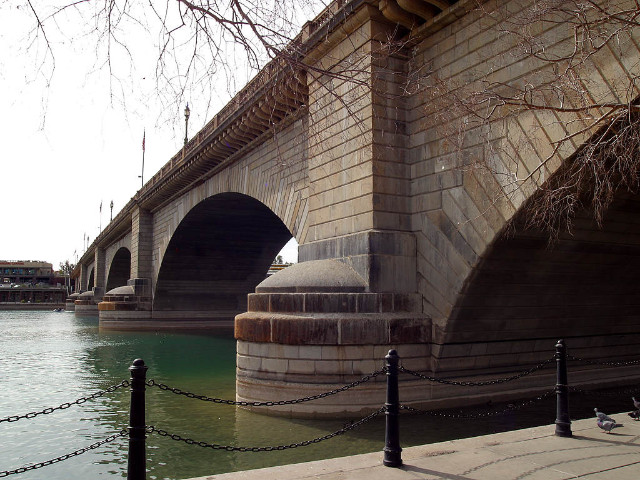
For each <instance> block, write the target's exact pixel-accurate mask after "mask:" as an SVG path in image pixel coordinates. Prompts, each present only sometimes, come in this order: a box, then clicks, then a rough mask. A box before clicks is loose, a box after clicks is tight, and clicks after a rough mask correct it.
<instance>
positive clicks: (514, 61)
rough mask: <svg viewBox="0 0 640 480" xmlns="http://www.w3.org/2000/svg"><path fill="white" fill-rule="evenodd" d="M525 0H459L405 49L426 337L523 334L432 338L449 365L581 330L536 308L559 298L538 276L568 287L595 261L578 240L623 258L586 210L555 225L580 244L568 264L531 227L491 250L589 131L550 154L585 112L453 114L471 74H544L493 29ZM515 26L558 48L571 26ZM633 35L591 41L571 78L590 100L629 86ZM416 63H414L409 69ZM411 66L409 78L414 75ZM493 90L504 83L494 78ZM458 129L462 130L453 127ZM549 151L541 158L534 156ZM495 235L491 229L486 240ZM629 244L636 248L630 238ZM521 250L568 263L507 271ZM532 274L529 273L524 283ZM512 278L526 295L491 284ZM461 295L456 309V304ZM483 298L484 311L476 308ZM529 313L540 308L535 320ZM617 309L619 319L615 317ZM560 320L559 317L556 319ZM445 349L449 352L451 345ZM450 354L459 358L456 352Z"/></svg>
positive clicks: (631, 225)
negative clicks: (441, 22) (461, 7)
mask: <svg viewBox="0 0 640 480" xmlns="http://www.w3.org/2000/svg"><path fill="white" fill-rule="evenodd" d="M528 5H530V2H519V1H499V2H496V1H490V2H486V3H483V4H482V7H481V8H473V9H471V11H470V12H469V13H468V14H467V15H465V16H464V17H462V18H460V19H458V20H456V21H454V22H453V23H450V24H448V25H446V26H444V27H443V28H441V29H439V30H437V31H435V33H433V34H431V35H429V36H427V37H426V38H425V39H424V40H423V41H422V42H420V43H419V44H418V45H417V46H416V47H415V50H414V52H413V53H414V57H413V58H412V65H411V68H412V72H414V77H413V79H414V81H419V82H420V83H421V88H420V89H419V93H416V94H414V95H413V96H412V97H411V98H410V105H411V108H410V109H409V111H408V118H407V130H408V133H409V134H410V140H409V151H408V157H407V158H408V161H409V163H410V164H411V210H412V230H413V231H414V232H415V234H416V242H417V256H418V258H417V269H418V290H419V292H420V293H421V294H422V297H423V300H424V301H423V308H424V311H425V313H427V314H429V315H430V316H431V317H432V318H433V324H434V343H436V344H438V345H443V344H445V343H447V342H473V341H478V340H480V339H482V338H485V339H486V341H488V342H492V341H496V342H501V341H505V340H509V339H517V338H528V339H532V340H531V341H530V342H529V343H528V344H525V343H521V344H518V345H517V346H513V345H505V344H492V345H493V346H491V345H489V346H487V345H484V346H480V345H478V346H477V347H476V348H475V350H473V352H471V350H470V348H471V346H470V345H465V346H460V347H459V349H458V350H459V351H458V352H457V353H451V354H447V353H446V352H445V351H444V350H443V351H440V350H439V348H440V347H439V346H434V355H436V356H445V357H447V356H449V357H452V358H453V361H451V362H450V365H451V366H452V367H451V368H452V369H453V368H461V369H465V368H470V367H473V366H474V365H475V366H476V367H482V366H488V363H487V364H486V365H481V364H479V363H478V362H488V357H485V358H483V359H481V360H476V358H478V356H480V357H481V356H483V355H488V354H492V353H496V351H497V350H499V351H500V352H501V353H503V354H504V355H505V359H504V360H498V361H496V360H493V362H495V364H496V365H500V364H502V363H504V364H507V363H508V362H510V361H512V359H513V355H514V354H516V355H521V356H523V355H529V358H528V360H527V359H525V357H524V356H523V361H535V360H536V359H537V358H538V357H537V354H534V353H531V352H535V351H536V348H539V347H536V346H535V345H534V343H535V339H536V338H543V337H550V336H553V335H556V334H559V333H566V334H572V333H573V334H575V335H582V334H586V333H585V331H584V329H580V328H576V325H577V324H579V323H580V322H581V320H578V319H577V318H575V319H574V320H573V321H572V322H573V323H572V322H560V323H559V321H561V320H562V318H561V317H562V316H563V315H564V314H562V313H559V312H562V311H564V309H563V308H559V309H556V314H555V315H549V314H548V312H547V314H544V312H543V311H541V310H540V307H541V306H543V305H544V306H545V307H548V308H549V309H550V310H551V309H553V308H554V306H556V307H562V306H564V305H563V302H566V301H567V299H566V297H565V298H564V299H563V298H562V296H561V295H560V296H559V297H558V298H556V300H555V303H553V302H552V301H551V300H549V303H544V302H546V300H541V298H547V297H546V296H544V295H542V296H541V294H540V288H539V284H540V282H542V284H545V282H546V283H547V284H550V285H555V286H556V287H557V288H556V292H563V291H569V290H568V289H569V287H570V284H571V282H576V281H579V280H580V278H581V273H580V272H582V274H584V273H585V272H587V271H589V272H591V271H592V269H593V268H595V267H594V264H597V263H598V261H596V260H594V255H602V253H603V252H602V251H600V252H599V253H596V252H595V251H594V250H590V249H589V248H590V247H588V245H593V244H594V242H595V243H597V244H599V245H600V246H601V250H602V249H605V250H606V249H609V250H608V251H607V252H605V254H606V255H608V260H607V261H605V262H604V263H605V264H607V265H608V267H607V268H609V269H614V270H615V269H620V268H624V267H621V265H624V264H625V260H623V258H625V257H624V256H620V255H618V254H617V253H615V254H614V252H612V249H615V248H617V247H611V248H610V247H604V245H606V244H607V242H608V241H607V240H605V239H604V238H603V237H604V236H603V235H601V234H598V233H597V230H598V227H597V226H596V225H594V223H593V222H590V221H589V220H588V219H585V220H584V221H583V220H580V222H579V227H578V228H579V230H582V232H583V235H580V238H570V236H566V237H565V238H564V239H562V241H563V242H565V246H564V247H560V248H565V249H569V250H571V251H573V252H576V251H580V250H581V251H582V254H581V255H576V256H574V257H573V261H572V262H570V263H569V264H567V261H566V259H567V257H566V255H565V256H564V257H563V255H556V254H549V255H545V253H544V250H545V249H546V248H547V245H546V243H545V242H544V241H540V238H539V237H538V236H537V234H536V233H535V232H534V237H536V238H535V240H534V241H533V242H530V243H529V244H530V245H531V244H532V243H533V244H536V246H535V247H531V249H527V248H524V249H523V248H522V245H523V242H525V239H524V238H523V239H521V240H520V244H519V245H520V246H516V250H517V251H519V252H520V253H519V254H512V255H511V256H505V255H503V254H502V253H501V252H507V251H509V250H510V249H512V248H513V246H514V245H513V243H510V242H508V241H502V239H503V238H504V235H503V230H504V228H505V225H506V223H507V222H508V221H509V220H510V219H511V218H512V217H513V215H514V214H515V212H516V211H517V210H518V209H519V208H520V207H521V206H522V205H523V202H524V201H525V200H526V199H527V198H529V197H530V196H531V194H532V192H533V191H535V190H536V189H537V188H538V187H539V185H541V184H542V183H543V182H544V181H545V180H547V179H548V178H549V176H550V175H551V174H553V172H554V171H555V170H556V169H557V167H558V166H559V165H560V163H561V161H562V160H563V159H566V158H567V157H569V156H570V155H571V154H573V153H574V152H575V150H576V148H577V147H578V146H579V145H581V144H582V143H583V142H584V141H586V140H587V139H588V137H589V136H590V135H591V134H593V133H594V131H593V130H592V129H587V130H586V131H585V132H584V133H581V134H579V135H576V136H575V137H574V138H573V140H572V141H571V142H569V144H568V145H567V146H565V147H564V148H562V149H560V150H559V151H558V152H555V153H556V154H555V155H552V154H554V152H553V143H552V142H554V141H557V140H558V139H559V138H561V137H562V136H564V135H566V134H572V133H575V132H577V131H578V130H579V129H581V128H585V126H586V125H587V123H586V120H584V119H581V117H580V115H582V114H577V113H571V114H559V113H551V112H542V111H536V112H532V111H516V110H514V109H508V108H503V109H498V111H497V114H496V116H495V119H494V120H493V121H492V122H489V123H486V124H482V125H481V124H480V123H478V122H476V123H474V118H473V116H470V115H466V116H465V115H464V113H463V112H462V110H461V108H458V107H460V106H461V105H462V103H463V102H465V101H466V102H472V101H473V98H472V95H473V94H474V93H476V94H478V93H481V92H482V82H488V83H491V84H493V85H494V86H495V85H496V84H497V83H498V82H502V83H503V84H504V85H507V86H509V85H512V86H516V87H524V85H525V84H526V83H531V84H534V85H536V84H539V83H541V82H542V81H543V80H544V79H545V78H546V79H549V78H552V73H551V68H552V66H550V65H548V64H547V65H545V64H544V63H542V62H541V61H539V60H536V59H534V58H533V57H532V56H531V55H530V54H528V53H527V52H526V51H525V50H523V49H522V48H520V47H518V45H517V44H516V42H515V40H514V36H513V35H509V34H507V33H505V32H504V31H505V29H507V28H514V24H513V23H511V24H509V23H508V22H506V21H505V19H508V18H513V17H512V16H513V15H519V14H520V12H521V11H522V9H523V8H525V7H526V6H528ZM522 28H523V29H525V28H529V29H530V32H531V33H532V34H533V35H534V36H536V38H537V39H538V40H540V41H543V42H544V43H545V44H546V45H547V46H548V47H547V49H548V53H550V54H551V53H552V54H554V55H555V54H558V55H560V54H564V53H567V52H568V51H569V50H570V49H571V48H572V47H571V42H570V40H571V37H570V35H571V34H572V31H571V28H570V26H569V25H567V24H565V23H562V22H557V23H552V22H547V23H545V24H531V25H525V26H524V27H522ZM637 40H638V39H637V38H635V37H634V38H633V39H631V38H629V37H628V36H626V35H621V36H620V38H619V41H620V43H619V44H618V46H617V48H615V49H609V48H608V49H606V50H604V51H602V52H600V53H599V54H598V55H596V56H594V57H593V58H592V60H593V63H592V64H591V63H590V64H588V65H587V67H585V69H584V71H583V74H584V77H585V79H587V80H584V81H583V82H581V84H580V87H581V88H584V89H585V91H586V92H588V94H589V96H590V98H592V99H593V101H608V100H618V99H622V100H623V101H624V99H625V98H628V99H631V98H634V97H635V96H636V95H637V89H635V88H634V89H631V90H628V87H629V78H630V76H631V75H632V74H637V73H638V64H637V58H638V57H639V54H640V51H639V49H638V41H637ZM559 67H561V65H560V66H559ZM421 71H422V72H423V74H422V75H420V73H419V72H421ZM418 77H420V79H419V80H416V78H418ZM505 88H506V87H505ZM503 92H506V90H504V89H503ZM547 101H548V102H550V103H551V104H554V103H553V102H554V99H553V97H549V98H547ZM565 101H566V105H569V106H578V104H577V101H576V99H575V98H571V97H570V96H568V97H567V98H566V99H565ZM572 102H574V103H572ZM463 124H464V128H463V130H461V129H460V126H461V125H463ZM461 132H463V133H464V135H460V133H461ZM550 155H552V159H551V160H550V161H547V162H546V163H545V162H544V161H545V159H547V158H548V157H549V156H550ZM525 179H528V180H525ZM628 205H629V204H627V208H628ZM616 217H617V219H616V220H615V221H614V222H613V223H612V224H611V225H612V227H611V228H612V229H613V230H617V231H618V232H620V231H621V229H627V230H628V231H633V232H635V229H636V227H635V220H633V219H632V218H633V217H632V216H627V217H626V218H624V216H623V215H622V214H621V213H617V214H616ZM614 235H615V234H614ZM610 238H613V237H610ZM498 239H501V241H499V242H498V241H497V240H498ZM632 243H635V241H633V242H632ZM500 249H502V250H500ZM633 251H634V252H636V253H637V251H636V249H635V247H634V249H633ZM627 254H628V255H629V256H628V257H627V259H630V258H633V255H635V253H634V254H632V253H630V252H628V253H627ZM533 256H536V258H538V260H539V261H540V263H539V264H538V267H535V266H534V265H531V266H528V267H526V268H532V269H533V270H532V271H535V269H536V268H537V269H539V270H540V271H543V272H547V273H549V274H550V272H553V271H554V269H557V270H559V269H562V270H563V271H567V269H573V270H572V271H573V272H574V274H573V275H571V276H566V277H564V278H563V279H562V280H558V279H557V278H555V279H553V278H552V277H549V276H548V275H547V276H545V275H541V276H538V278H537V279H535V280H534V279H532V278H531V277H529V279H528V280H525V279H524V277H525V275H524V274H523V275H522V276H519V275H518V271H519V270H520V271H522V265H523V264H524V263H526V264H527V265H528V264H529V262H530V261H531V259H532V257H533ZM489 258H491V265H492V268H493V270H492V275H491V276H490V275H489V274H488V273H487V274H485V275H482V276H481V277H482V281H483V282H484V283H483V287H482V290H481V291H482V293H480V290H476V293H475V294H474V295H473V296H471V297H469V296H468V295H467V294H468V293H469V289H470V288H473V285H474V282H477V281H478V279H479V276H480V275H479V273H478V272H479V270H480V267H481V266H483V265H489V263H487V262H488V259H489ZM543 259H544V260H543ZM627 261H628V260H627ZM496 265H498V266H499V267H496ZM580 265H582V266H580ZM585 265H589V266H585ZM601 265H602V263H601ZM615 265H618V266H617V267H616V266H615ZM627 265H629V263H627ZM602 268H604V267H602ZM616 271H618V270H616ZM590 275H591V273H590ZM590 278H593V277H591V276H590ZM489 279H491V280H489ZM533 282H538V284H536V285H534V284H533ZM514 283H518V284H519V285H518V289H519V292H520V293H524V292H527V290H529V291H531V293H533V294H532V295H530V296H529V297H528V298H523V296H521V295H519V294H518V293H517V292H513V293H512V294H510V295H509V294H506V295H503V292H504V290H501V289H504V288H507V289H508V288H509V287H510V286H511V285H513V284H514ZM514 288H516V286H515V285H514ZM535 292H538V293H539V294H538V295H536V294H535ZM496 296H501V297H502V298H504V300H503V301H501V302H497V303H496V302H495V301H494V302H493V304H492V305H491V306H490V307H491V308H490V309H488V308H487V301H488V299H489V298H495V297H496ZM507 297H508V298H507ZM581 297H582V300H581ZM571 298H572V300H571V301H572V302H580V301H584V300H587V301H588V300H589V299H588V298H586V297H585V295H584V293H582V294H578V293H575V292H574V293H573V296H572V297H571ZM618 300H619V299H618ZM462 302H464V311H462V310H461V307H462ZM541 302H542V303H541ZM602 302H603V307H604V308H606V306H607V305H608V307H609V311H610V312H611V311H613V309H614V308H615V307H616V305H617V303H616V302H617V301H616V300H613V299H611V298H609V299H602ZM523 308H528V309H529V314H528V316H525V317H523V316H522V309H523ZM518 309H519V310H518ZM489 310H491V311H492V313H490V314H488V312H489ZM496 312H501V313H496ZM541 315H543V316H544V318H545V319H544V320H540V317H541ZM583 315H585V317H586V318H589V317H593V318H591V319H589V320H584V319H585V317H583V320H582V321H589V322H594V323H595V322H596V321H597V320H596V315H597V314H596V313H594V311H593V310H591V312H589V311H584V312H583ZM600 315H601V314H600ZM510 318H511V319H515V318H518V319H519V324H518V325H516V323H513V322H511V323H510ZM619 318H624V316H622V317H619ZM619 321H624V320H616V322H619ZM560 324H562V325H563V326H564V327H563V328H557V327H558V325H560ZM487 332H493V334H495V335H493V334H492V335H489V334H488V333H487ZM496 332H498V333H496ZM500 332H502V335H501V334H500ZM505 332H509V333H508V334H507V333H505ZM518 332H520V333H518ZM511 343H512V344H513V342H511ZM514 345H515V344H514ZM467 346H468V347H469V348H467ZM540 348H541V347H540ZM549 348H550V347H549ZM496 349H497V350H496ZM514 349H515V350H514ZM449 351H450V352H452V347H450V348H449ZM470 353H471V354H470ZM509 356H510V358H508V359H507V358H506V357H509ZM456 358H458V359H460V360H461V361H460V362H456V361H455V359H456ZM463 359H464V361H462V360H463ZM450 360H451V358H450ZM469 362H471V363H469Z"/></svg>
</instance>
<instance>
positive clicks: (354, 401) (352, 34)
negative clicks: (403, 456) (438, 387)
mask: <svg viewBox="0 0 640 480" xmlns="http://www.w3.org/2000/svg"><path fill="white" fill-rule="evenodd" d="M395 28H396V26H395V25H393V24H390V23H389V22H388V21H387V20H386V19H385V18H384V17H383V16H382V15H381V13H380V11H379V10H378V9H377V8H375V7H373V6H371V5H365V6H363V7H362V8H361V9H360V10H359V11H358V13H357V14H356V15H354V17H353V18H352V19H351V20H350V21H349V22H348V23H346V24H345V25H344V29H342V30H341V31H340V32H341V33H337V34H336V35H332V36H330V37H329V38H328V40H327V41H326V42H324V43H323V44H322V46H321V47H319V50H318V51H317V52H313V53H311V54H310V55H309V56H308V58H307V61H308V62H310V63H315V66H316V67H317V69H318V70H319V71H322V70H323V69H327V68H329V69H332V68H335V69H336V72H341V68H346V66H347V65H352V64H353V63H354V62H356V63H357V64H358V65H359V67H358V73H356V74H354V75H356V76H357V78H354V79H353V81H351V80H345V79H342V80H338V78H340V76H341V75H336V78H334V79H330V76H329V75H327V76H323V77H319V76H318V77H317V76H315V75H314V74H313V73H310V74H309V76H308V79H307V84H308V86H309V118H310V122H313V124H314V125H316V126H322V127H321V128H314V129H313V131H310V133H309V137H310V138H309V147H308V155H309V161H308V178H309V203H308V204H309V213H308V219H307V223H308V233H307V234H306V236H305V238H303V241H302V242H301V245H300V247H299V260H300V262H301V263H299V264H298V265H294V266H293V267H288V268H287V269H285V270H283V271H282V272H279V273H277V274H275V275H273V276H272V277H271V278H269V279H267V280H265V281H264V282H262V283H261V284H260V285H258V287H257V288H256V293H255V294H252V295H249V305H248V312H247V313H245V314H242V315H238V316H237V317H236V328H235V334H236V338H237V339H238V357H237V358H238V360H237V362H238V376H237V388H236V391H237V396H238V398H239V399H242V400H279V399H286V398H295V397H302V396H307V395H313V394H315V393H321V392H322V391H323V390H331V389H332V388H336V386H338V385H341V384H344V383H348V382H351V381H354V380H356V379H357V377H360V376H362V375H364V374H368V373H371V372H372V371H373V370H377V369H378V368H381V367H382V365H383V362H384V357H385V355H386V354H387V352H388V351H389V349H390V348H396V349H397V350H398V352H399V354H400V356H401V357H402V358H403V364H404V365H413V366H414V367H415V368H416V369H417V370H428V369H429V368H430V365H429V362H430V359H431V354H430V344H429V342H430V339H431V321H430V319H429V318H428V317H427V316H426V315H424V314H423V313H422V297H421V296H420V295H419V294H418V293H417V291H418V289H417V280H416V279H417V274H416V272H417V257H416V239H415V236H414V234H413V233H412V231H411V230H412V229H411V163H410V157H409V154H408V150H409V149H408V145H409V140H408V135H407V131H406V130H407V128H406V125H405V121H406V119H405V117H406V116H407V114H406V110H407V106H406V104H405V102H406V99H405V98H404V97H403V95H402V93H401V88H402V84H403V76H404V75H405V72H406V71H407V68H406V57H401V56H399V55H396V54H395V53H394V54H390V53H389V52H390V50H389V49H386V47H385V44H386V42H387V41H388V39H389V38H392V37H393V31H394V29H395ZM341 62H344V64H343V65H341ZM311 71H312V70H311ZM374 84H375V88H372V85H374ZM390 98H392V101H390V100H389V99H390ZM381 380H384V379H381ZM356 392H357V393H356ZM356 392H354V393H344V394H341V395H340V396H341V397H342V398H335V397H334V398H332V399H323V400H322V401H321V402H310V403H304V404H298V405H294V406H283V407H282V408H281V413H283V414H287V415H325V414H326V415H335V414H341V413H342V414H353V413H357V412H361V411H366V410H372V409H375V408H377V406H378V405H381V404H383V403H384V399H385V395H384V393H385V392H384V381H382V382H376V381H374V382H370V384H368V385H366V386H364V388H362V387H361V388H358V389H357V390H356ZM343 395H344V396H346V397H347V398H345V397H344V396H343Z"/></svg>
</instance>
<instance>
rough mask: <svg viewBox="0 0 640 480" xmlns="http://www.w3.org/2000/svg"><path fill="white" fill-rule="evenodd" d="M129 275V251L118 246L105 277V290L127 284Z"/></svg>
mask: <svg viewBox="0 0 640 480" xmlns="http://www.w3.org/2000/svg"><path fill="white" fill-rule="evenodd" d="M130 277H131V252H130V251H129V249H128V248H126V247H120V248H119V249H118V251H117V252H116V254H115V255H114V256H113V260H111V265H110V267H109V274H108V277H107V287H106V289H105V291H106V292H108V291H110V290H113V289H114V288H116V287H122V286H123V285H126V284H127V281H128V280H129V278H130Z"/></svg>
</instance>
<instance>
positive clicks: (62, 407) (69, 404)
mask: <svg viewBox="0 0 640 480" xmlns="http://www.w3.org/2000/svg"><path fill="white" fill-rule="evenodd" d="M129 385H130V383H129V380H123V381H122V382H120V383H118V384H116V385H113V386H111V387H109V388H105V389H104V390H100V391H98V392H96V393H93V394H91V395H88V396H86V397H80V398H78V399H77V400H74V401H73V402H65V403H63V404H61V405H59V406H57V407H48V408H45V409H44V410H40V411H38V412H29V413H25V414H24V415H10V416H8V417H5V418H0V423H3V422H10V423H11V422H17V421H18V420H23V419H31V418H35V417H37V416H38V415H47V414H50V413H53V412H55V411H56V410H66V409H67V408H70V407H72V406H73V405H82V404H83V403H85V402H88V401H89V400H93V399H94V398H98V397H102V396H104V395H106V394H107V393H111V392H115V391H116V390H118V389H119V388H123V387H128V386H129Z"/></svg>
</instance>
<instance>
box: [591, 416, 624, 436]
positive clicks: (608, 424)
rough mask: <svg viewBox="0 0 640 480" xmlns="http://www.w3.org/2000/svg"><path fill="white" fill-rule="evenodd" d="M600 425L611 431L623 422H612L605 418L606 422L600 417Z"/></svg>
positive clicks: (603, 428)
mask: <svg viewBox="0 0 640 480" xmlns="http://www.w3.org/2000/svg"><path fill="white" fill-rule="evenodd" d="M597 423H598V426H599V427H600V428H601V429H602V430H604V431H605V432H607V433H611V430H613V429H614V428H618V427H622V426H623V425H622V424H621V423H616V422H611V421H609V420H605V421H604V422H603V421H602V420H600V419H598V422H597Z"/></svg>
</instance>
